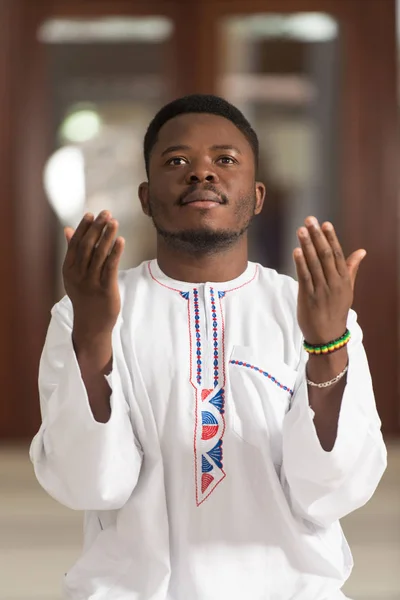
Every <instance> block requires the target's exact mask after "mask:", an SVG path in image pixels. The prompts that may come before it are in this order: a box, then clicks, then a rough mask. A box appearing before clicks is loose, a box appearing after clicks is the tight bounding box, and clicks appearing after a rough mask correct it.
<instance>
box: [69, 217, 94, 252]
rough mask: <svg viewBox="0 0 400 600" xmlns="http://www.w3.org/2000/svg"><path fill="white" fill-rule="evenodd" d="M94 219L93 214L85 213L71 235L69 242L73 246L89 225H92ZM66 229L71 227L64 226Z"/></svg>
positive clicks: (77, 242)
mask: <svg viewBox="0 0 400 600" xmlns="http://www.w3.org/2000/svg"><path fill="white" fill-rule="evenodd" d="M93 220H94V215H92V213H86V214H85V215H84V217H83V219H82V220H81V222H80V223H79V225H78V227H77V228H76V229H75V232H74V233H73V235H72V237H71V240H70V241H71V242H72V245H73V246H77V245H78V244H79V242H80V240H81V239H82V238H83V237H84V235H85V234H86V232H87V231H88V229H89V228H90V226H91V225H92V223H93ZM66 229H68V230H69V229H71V227H66Z"/></svg>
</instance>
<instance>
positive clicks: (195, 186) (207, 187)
mask: <svg viewBox="0 0 400 600" xmlns="http://www.w3.org/2000/svg"><path fill="white" fill-rule="evenodd" d="M197 190H202V191H206V192H212V193H213V194H215V195H216V196H218V198H220V199H221V200H222V203H223V204H228V202H229V200H228V196H226V195H225V194H223V193H222V192H221V190H220V189H218V187H217V186H215V185H213V184H212V183H205V184H204V185H202V186H200V185H199V184H198V183H193V184H192V185H189V186H188V187H187V189H186V190H185V191H184V192H183V193H182V194H181V195H180V196H179V198H178V204H182V203H183V202H184V200H185V198H186V197H187V196H189V194H191V193H192V192H196V191H197Z"/></svg>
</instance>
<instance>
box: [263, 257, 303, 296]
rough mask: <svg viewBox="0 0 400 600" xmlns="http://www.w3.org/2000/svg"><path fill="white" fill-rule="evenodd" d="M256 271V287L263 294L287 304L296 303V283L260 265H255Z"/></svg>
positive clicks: (290, 278)
mask: <svg viewBox="0 0 400 600" xmlns="http://www.w3.org/2000/svg"><path fill="white" fill-rule="evenodd" d="M257 269H258V277H257V280H258V285H259V286H260V288H261V290H262V291H263V292H265V294H268V295H269V296H271V297H274V298H277V299H279V300H282V301H287V302H289V303H293V302H294V303H297V294H298V283H297V281H295V280H294V279H293V278H292V277H289V276H288V275H283V274H281V273H278V272H277V271H275V270H274V269H269V268H267V267H263V266H262V265H257Z"/></svg>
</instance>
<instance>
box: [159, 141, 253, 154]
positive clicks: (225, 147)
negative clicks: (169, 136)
mask: <svg viewBox="0 0 400 600" xmlns="http://www.w3.org/2000/svg"><path fill="white" fill-rule="evenodd" d="M191 149H192V148H191V146H186V145H184V144H178V145H176V146H168V148H166V149H165V150H164V151H163V152H162V154H161V156H165V155H166V154H170V153H171V152H179V151H181V150H191ZM210 150H233V151H234V152H237V153H238V154H242V152H241V151H240V150H239V148H237V147H236V146H232V145H231V144H215V145H214V146H211V147H210Z"/></svg>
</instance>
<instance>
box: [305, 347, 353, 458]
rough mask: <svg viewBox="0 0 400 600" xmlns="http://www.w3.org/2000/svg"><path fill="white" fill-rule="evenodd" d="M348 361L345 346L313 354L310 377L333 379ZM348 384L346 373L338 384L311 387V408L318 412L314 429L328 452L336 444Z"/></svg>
mask: <svg viewBox="0 0 400 600" xmlns="http://www.w3.org/2000/svg"><path fill="white" fill-rule="evenodd" d="M347 364H348V352H347V348H346V347H344V348H342V349H341V350H339V351H337V352H335V353H333V354H328V355H326V356H321V355H319V356H315V355H310V357H309V360H308V363H307V378H308V379H310V380H311V381H313V382H314V383H323V382H325V381H330V380H331V379H333V378H334V377H336V376H337V375H338V374H339V373H341V372H342V371H343V370H344V369H345V367H346V366H347ZM345 387H346V375H345V376H344V377H342V379H340V381H338V382H337V383H335V384H333V385H331V386H329V387H326V388H317V387H314V386H310V385H309V386H308V397H309V403H310V407H311V408H312V410H313V411H314V413H315V416H314V425H315V429H316V432H317V435H318V439H319V441H320V444H321V446H322V448H323V449H324V450H325V451H326V452H330V451H331V450H332V449H333V447H334V445H335V441H336V437H337V431H338V422H339V415H340V409H341V405H342V398H343V393H344V390H345Z"/></svg>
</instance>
